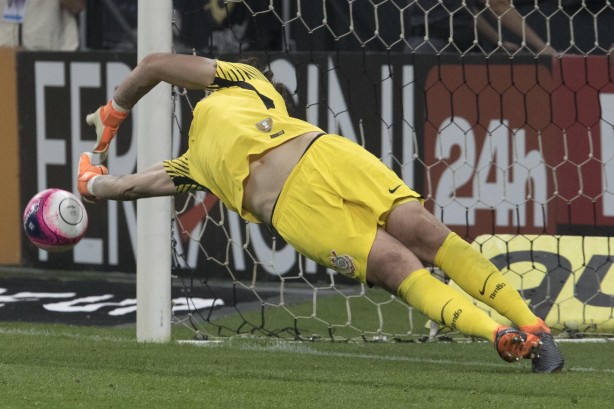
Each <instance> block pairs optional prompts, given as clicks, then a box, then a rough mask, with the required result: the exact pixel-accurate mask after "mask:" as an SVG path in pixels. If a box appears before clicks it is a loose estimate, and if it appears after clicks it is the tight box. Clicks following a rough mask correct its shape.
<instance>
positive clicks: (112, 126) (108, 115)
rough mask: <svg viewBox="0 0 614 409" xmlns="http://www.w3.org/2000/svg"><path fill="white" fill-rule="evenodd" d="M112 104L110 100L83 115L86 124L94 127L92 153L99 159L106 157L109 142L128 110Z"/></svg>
mask: <svg viewBox="0 0 614 409" xmlns="http://www.w3.org/2000/svg"><path fill="white" fill-rule="evenodd" d="M113 104H114V103H113V100H110V101H109V103H108V104H107V105H105V106H102V107H100V108H98V109H97V110H96V112H94V113H93V114H89V115H88V116H86V117H85V122H87V124H88V125H93V126H95V127H96V145H95V146H94V153H97V154H99V155H100V158H101V160H105V158H106V157H107V150H108V149H109V144H110V143H111V141H112V140H113V138H114V137H115V134H116V133H117V129H118V128H119V125H121V123H122V122H123V121H124V119H126V117H127V116H128V113H129V112H130V111H128V110H125V109H123V108H121V107H119V105H117V104H115V106H113ZM122 110H123V111H122Z"/></svg>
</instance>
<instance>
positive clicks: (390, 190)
mask: <svg viewBox="0 0 614 409" xmlns="http://www.w3.org/2000/svg"><path fill="white" fill-rule="evenodd" d="M400 187H401V185H399V186H397V187H395V188H394V189H388V191H389V192H390V193H394V192H396V191H397V189H398V188H400Z"/></svg>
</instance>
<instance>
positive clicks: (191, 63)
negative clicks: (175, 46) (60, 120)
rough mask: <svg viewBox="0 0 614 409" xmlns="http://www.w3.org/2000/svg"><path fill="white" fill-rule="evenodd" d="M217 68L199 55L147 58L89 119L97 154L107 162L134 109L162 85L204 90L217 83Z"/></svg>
mask: <svg viewBox="0 0 614 409" xmlns="http://www.w3.org/2000/svg"><path fill="white" fill-rule="evenodd" d="M215 68H216V65H215V61H214V60H210V59H208V58H204V57H198V56H195V55H182V54H173V53H156V54H149V55H148V56H146V57H145V58H143V60H142V61H141V62H140V63H139V64H138V65H137V66H136V68H135V69H134V70H132V72H130V74H128V76H127V77H126V78H125V79H124V80H123V81H122V82H121V84H119V86H118V87H117V89H116V90H115V93H114V94H113V98H112V99H111V100H110V101H109V103H108V104H107V105H105V106H102V107H100V108H98V110H97V111H96V112H94V113H92V114H89V115H88V116H87V117H86V122H87V123H88V124H89V125H93V126H95V127H96V144H95V145H94V149H93V151H94V153H97V154H100V156H101V159H102V160H104V159H105V157H106V154H107V150H108V149H109V144H110V143H111V141H112V140H113V138H114V137H115V134H116V133H117V130H118V128H119V126H120V125H121V123H122V122H123V121H124V119H126V117H127V116H128V113H129V112H130V109H132V107H133V106H134V105H135V104H136V103H137V102H138V101H139V100H140V99H141V98H142V97H143V96H144V95H145V94H147V93H148V92H149V91H151V89H152V88H153V87H155V86H156V85H158V84H159V83H160V82H167V83H169V84H172V85H176V86H178V87H182V88H187V89H204V88H206V87H207V86H209V85H210V84H211V83H212V82H213V79H214V78H215Z"/></svg>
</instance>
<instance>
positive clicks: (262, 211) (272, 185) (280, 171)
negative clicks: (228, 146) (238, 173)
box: [243, 132, 320, 223]
mask: <svg viewBox="0 0 614 409" xmlns="http://www.w3.org/2000/svg"><path fill="white" fill-rule="evenodd" d="M319 134H320V133H319V132H308V133H305V134H302V135H300V136H297V137H296V138H293V139H290V140H289V141H288V142H285V143H284V144H282V145H279V146H277V147H275V148H273V149H271V150H269V151H267V152H265V153H264V154H262V155H260V156H257V157H255V158H252V160H251V162H250V165H249V176H248V178H247V179H246V180H245V188H244V195H243V207H244V208H245V209H246V210H248V211H249V212H250V213H252V214H254V215H255V216H256V217H257V218H258V219H259V220H260V221H261V222H263V223H270V220H271V216H272V213H273V208H274V207H275V202H276V201H277V197H278V196H279V193H280V192H281V189H282V188H283V186H284V183H286V179H288V176H289V175H290V173H291V172H292V169H294V167H295V166H296V164H297V163H298V162H299V160H300V159H301V157H302V156H303V153H305V150H306V149H307V148H308V147H309V144H310V143H311V142H312V141H313V140H314V139H315V138H316V137H317V136H318V135H319Z"/></svg>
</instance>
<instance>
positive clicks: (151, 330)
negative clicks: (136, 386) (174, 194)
mask: <svg viewBox="0 0 614 409" xmlns="http://www.w3.org/2000/svg"><path fill="white" fill-rule="evenodd" d="M138 10H139V14H138V52H137V61H140V60H141V59H143V57H145V56H146V55H147V54H149V53H152V52H169V51H171V45H172V13H173V6H172V1H171V0H162V1H151V0H150V1H147V0H139V2H138ZM135 110H136V112H135V115H136V121H137V144H138V153H137V169H138V170H142V169H144V168H146V167H147V166H150V165H151V164H153V163H156V162H160V161H162V160H165V159H168V158H169V157H170V154H171V129H172V127H171V126H172V122H171V115H170V112H171V86H170V85H169V84H165V83H161V84H158V86H156V87H155V88H154V89H152V90H151V91H150V92H149V93H148V94H147V95H145V97H143V99H142V100H141V101H139V103H138V104H137V106H136V109H135ZM171 203H172V199H171V198H169V197H162V198H153V199H146V200H139V201H138V202H137V255H136V275H137V291H136V297H137V314H136V337H137V340H138V341H140V342H168V341H169V340H170V336H171V278H170V270H171V226H170V218H171Z"/></svg>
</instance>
